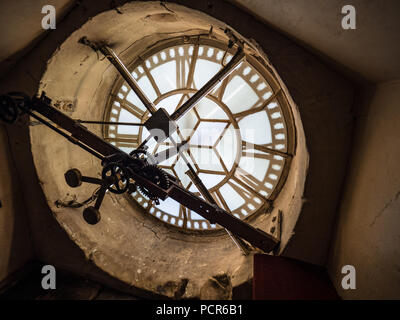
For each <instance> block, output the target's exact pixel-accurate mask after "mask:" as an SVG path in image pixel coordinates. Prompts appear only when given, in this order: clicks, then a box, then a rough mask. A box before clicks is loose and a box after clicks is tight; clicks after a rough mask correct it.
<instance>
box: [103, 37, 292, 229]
mask: <svg viewBox="0 0 400 320" xmlns="http://www.w3.org/2000/svg"><path fill="white" fill-rule="evenodd" d="M233 53H234V50H228V49H227V45H226V43H224V42H221V41H218V40H213V39H209V38H202V37H199V36H195V37H177V38H173V39H168V40H163V41H160V42H158V43H157V44H155V45H153V46H152V47H150V48H148V49H147V50H146V51H145V52H143V53H142V54H140V55H139V56H138V57H137V58H136V59H135V60H134V61H133V63H132V64H130V66H129V67H128V69H129V70H130V72H132V75H133V77H134V78H135V79H136V81H138V83H139V85H140V87H141V88H142V90H143V91H144V92H145V93H146V94H147V96H148V97H149V98H150V100H151V101H153V102H154V104H155V105H156V108H159V107H163V108H164V109H166V110H167V112H168V113H169V114H172V113H173V112H174V111H175V110H176V109H177V108H178V107H179V106H180V105H182V104H183V103H184V102H185V101H186V100H187V99H188V98H189V97H190V96H191V95H193V94H194V93H195V92H196V91H197V90H198V89H200V88H201V87H202V86H203V85H204V84H205V83H206V82H207V81H208V80H209V79H210V78H211V77H212V76H213V75H214V74H215V73H217V72H218V71H219V70H220V69H221V68H222V61H224V62H223V63H224V64H225V65H226V63H227V62H228V61H229V59H230V58H231V57H232V54H233ZM193 62H195V63H193ZM149 116H150V114H149V112H148V111H147V110H146V108H145V107H144V106H143V104H142V103H141V102H140V100H139V99H138V98H137V97H136V95H135V94H134V93H133V91H132V90H131V89H130V88H129V86H128V85H127V84H126V82H125V81H124V80H123V79H122V78H121V77H119V78H118V79H117V80H116V82H115V84H114V86H113V88H112V91H111V95H110V98H109V101H108V103H107V106H106V110H105V115H104V119H105V121H111V122H135V123H139V122H140V123H144V122H145V121H146V120H147V119H148V118H149ZM177 124H178V126H179V130H178V131H177V132H176V133H174V135H173V138H174V139H175V141H178V142H180V141H183V140H188V146H189V147H188V149H187V150H186V151H184V154H185V156H186V158H187V159H189V162H190V163H191V164H192V166H193V167H194V168H195V169H196V171H197V173H198V175H199V177H200V179H202V181H203V183H204V184H205V185H206V187H207V189H209V191H210V193H211V194H212V196H213V198H214V199H215V200H216V202H217V204H218V205H219V206H220V207H222V208H224V209H225V210H227V211H228V212H231V213H232V214H233V215H235V216H236V217H237V218H240V219H242V220H244V221H248V222H251V220H252V219H253V218H254V217H256V216H258V215H259V214H263V213H266V212H267V211H268V210H269V209H270V207H271V206H272V203H273V201H274V199H275V198H276V197H277V195H278V194H279V192H280V190H281V188H282V187H283V185H284V182H285V180H286V178H287V175H288V172H289V168H290V163H291V158H292V155H293V153H294V148H295V145H294V141H295V128H294V125H293V119H292V113H291V110H290V105H289V103H288V100H287V98H286V96H285V94H284V90H282V88H281V86H280V85H279V82H278V80H277V79H276V78H275V77H274V74H273V72H272V71H270V68H269V67H268V66H267V65H266V63H265V62H264V60H263V59H262V58H261V57H256V56H253V55H250V54H246V58H245V60H244V61H243V62H242V63H240V64H239V66H238V67H236V68H235V69H234V70H233V71H232V72H231V73H230V75H229V76H228V77H226V78H225V79H224V80H223V81H221V82H220V83H219V84H218V85H217V86H216V87H215V88H214V89H213V90H212V91H211V92H210V93H209V94H208V95H207V96H206V97H204V98H203V99H202V101H201V102H199V103H198V104H197V105H196V106H195V107H194V108H193V109H192V110H191V111H189V112H188V113H187V114H186V115H185V116H184V117H182V118H181V119H180V120H178V121H177ZM102 129H103V136H104V138H105V139H106V140H108V141H109V142H110V143H112V144H114V145H115V146H117V147H119V148H121V149H122V150H124V151H126V152H130V151H132V150H133V149H135V148H137V147H138V146H139V145H140V143H141V142H142V141H143V140H144V139H145V138H146V137H147V136H148V132H147V130H146V129H145V128H144V127H143V126H137V127H132V126H122V125H104V126H103V128H102ZM148 145H149V149H148V151H149V152H150V153H153V154H154V153H156V152H160V151H163V150H165V149H167V148H169V147H171V146H172V144H171V141H170V140H169V139H166V140H165V141H164V142H162V143H156V142H155V141H154V139H151V142H150V143H148ZM160 167H161V168H163V169H164V170H166V171H167V172H168V173H170V174H172V175H174V176H176V177H177V178H178V179H179V180H180V181H181V183H182V185H183V187H185V188H186V189H187V190H189V191H191V192H193V193H194V194H196V195H198V196H201V194H200V193H199V192H198V190H197V189H196V187H195V186H194V185H193V183H192V182H191V180H190V179H189V177H188V176H187V175H186V174H185V172H186V170H187V167H185V164H184V163H183V160H182V157H180V156H179V155H176V156H174V157H171V158H170V159H167V160H166V161H163V162H161V163H160ZM128 197H129V198H130V200H132V203H133V204H135V205H138V206H139V207H140V208H142V209H143V210H144V211H145V213H146V214H147V215H149V216H153V217H154V218H156V219H159V220H160V221H162V222H164V223H167V224H168V225H170V226H172V227H176V228H178V229H179V230H181V231H189V232H195V233H198V232H201V233H204V232H206V233H207V232H212V231H215V230H219V229H221V228H220V226H219V225H212V224H210V223H209V222H208V221H207V220H205V219H204V218H202V217H201V216H199V215H198V214H196V213H195V212H191V211H190V210H188V209H187V208H185V207H184V206H182V205H180V204H179V203H177V202H175V201H174V200H172V199H167V200H165V201H161V203H160V204H159V205H156V204H155V203H154V202H153V201H151V200H149V199H148V198H146V196H144V195H142V194H141V193H140V192H139V191H136V192H134V193H133V194H131V195H129V196H128Z"/></svg>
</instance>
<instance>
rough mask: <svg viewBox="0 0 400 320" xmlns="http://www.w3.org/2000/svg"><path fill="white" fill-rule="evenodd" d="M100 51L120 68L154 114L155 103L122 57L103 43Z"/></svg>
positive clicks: (122, 74) (120, 71)
mask: <svg viewBox="0 0 400 320" xmlns="http://www.w3.org/2000/svg"><path fill="white" fill-rule="evenodd" d="M98 49H99V50H100V52H101V53H102V54H103V55H104V56H105V57H106V58H107V59H108V60H109V61H110V62H111V63H112V64H113V65H114V67H115V68H116V69H117V70H118V72H119V73H120V74H121V76H122V77H123V78H124V79H125V81H126V82H127V83H128V85H129V86H130V87H131V89H132V90H133V91H134V92H135V93H136V95H137V96H138V98H139V99H140V101H142V103H143V104H144V106H145V107H146V109H147V110H149V112H150V113H151V114H154V113H155V112H156V111H157V109H156V107H155V106H154V103H153V102H151V101H150V99H149V98H148V97H147V96H146V94H145V93H144V91H143V90H142V89H141V88H140V87H139V85H138V83H137V82H136V80H135V79H134V78H133V76H132V74H131V73H130V72H129V70H128V69H127V68H126V67H125V65H124V64H123V62H122V61H121V59H120V58H119V57H118V56H117V55H116V53H115V52H114V50H112V49H111V48H110V47H108V46H106V45H103V46H100V47H99V48H98Z"/></svg>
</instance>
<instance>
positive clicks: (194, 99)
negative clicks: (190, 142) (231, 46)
mask: <svg viewBox="0 0 400 320" xmlns="http://www.w3.org/2000/svg"><path fill="white" fill-rule="evenodd" d="M244 56H245V54H244V52H243V49H242V47H238V49H237V51H236V53H235V55H234V56H233V57H232V59H231V60H230V61H229V62H228V64H227V65H226V66H225V67H223V68H222V69H221V70H220V71H218V72H217V74H216V75H215V76H213V77H212V78H211V79H210V80H209V81H208V82H207V83H206V84H205V85H204V86H203V87H202V88H201V89H200V90H199V91H197V92H196V93H195V94H194V95H193V96H191V97H190V98H189V99H188V100H187V101H186V102H185V103H184V104H183V105H182V106H181V107H180V108H179V109H178V110H176V111H175V112H174V113H173V114H172V115H171V118H172V120H175V121H177V120H179V119H180V118H181V117H183V116H184V115H185V114H186V113H187V112H188V111H190V109H192V108H193V107H194V106H195V105H196V104H197V103H198V102H199V101H200V100H201V99H202V98H204V97H205V96H206V95H207V94H208V93H210V91H211V90H213V89H214V88H215V86H216V85H217V84H218V83H219V82H221V81H223V80H224V79H225V77H226V76H228V75H229V74H230V73H231V72H232V71H233V70H234V69H235V68H236V67H237V66H238V65H239V64H240V62H242V60H243V58H244Z"/></svg>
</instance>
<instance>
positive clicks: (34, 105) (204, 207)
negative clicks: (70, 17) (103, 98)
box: [0, 93, 279, 252]
mask: <svg viewBox="0 0 400 320" xmlns="http://www.w3.org/2000/svg"><path fill="white" fill-rule="evenodd" d="M21 114H29V115H30V116H33V117H34V118H36V119H37V120H39V121H40V122H42V123H44V124H45V125H47V126H48V127H50V128H51V129H52V130H54V131H56V132H57V133H58V134H61V135H62V136H63V137H65V138H66V139H68V141H70V142H72V143H74V144H76V145H78V146H79V147H81V148H83V149H84V150H86V151H88V152H90V153H91V154H93V155H95V156H96V157H97V158H99V159H100V160H101V164H102V166H103V170H102V179H97V178H90V177H84V176H82V174H81V173H80V171H79V170H77V169H71V170H68V171H67V172H66V173H65V179H66V182H67V184H68V185H69V186H70V187H79V186H80V185H81V184H82V183H83V182H85V183H94V184H96V185H100V186H101V187H100V190H99V191H98V193H97V195H98V197H97V200H96V204H95V206H93V207H87V208H86V209H85V210H84V212H83V216H84V219H85V221H86V222H87V223H89V224H96V223H97V222H99V221H100V211H99V209H100V206H101V203H102V200H103V198H104V195H105V193H106V191H110V192H112V193H115V194H122V193H125V192H129V193H132V192H134V191H135V190H136V189H139V191H141V192H142V193H144V194H146V195H147V196H148V197H149V198H150V199H152V200H154V201H155V202H158V201H159V200H165V199H166V198H167V197H171V198H172V199H174V200H176V201H177V202H179V203H181V204H182V205H184V206H185V207H187V208H188V209H190V210H193V211H194V212H196V213H198V214H199V215H201V216H203V217H204V218H205V219H207V220H208V221H210V223H212V224H215V223H218V224H219V225H221V226H223V227H224V228H226V229H227V230H229V231H230V232H232V233H233V234H235V235H236V236H238V237H240V238H243V239H244V240H246V241H248V242H249V243H250V244H252V245H253V246H254V247H257V248H259V249H261V250H263V251H264V252H270V251H272V250H274V249H276V248H277V247H278V246H279V240H278V239H276V238H275V237H273V236H271V235H269V234H267V233H265V232H264V231H262V230H261V229H258V228H254V227H253V226H251V225H248V224H247V223H245V222H244V221H242V220H240V219H238V218H236V217H234V216H233V215H231V214H230V213H228V212H227V211H225V210H223V209H221V208H219V207H218V206H217V205H215V203H209V202H207V201H205V200H203V199H201V198H200V197H197V196H196V195H194V194H193V193H191V192H189V191H187V190H185V189H184V188H182V187H181V186H180V184H179V182H178V181H177V179H176V178H175V177H173V176H171V175H169V174H168V173H167V172H165V171H163V170H162V169H160V168H159V167H158V166H157V165H154V164H150V163H149V162H148V161H147V158H146V157H145V156H143V155H145V154H144V151H143V150H138V149H137V150H135V151H134V152H133V153H131V154H127V153H125V152H123V151H122V150H120V149H119V148H117V147H115V146H114V145H112V144H110V143H108V142H107V141H105V140H103V139H102V138H100V137H99V136H97V135H95V134H94V133H92V132H90V131H89V130H88V129H87V128H86V127H85V126H83V125H82V124H81V123H79V122H78V121H76V120H74V119H72V118H70V117H69V116H67V115H65V114H64V113H62V112H61V111H59V110H58V109H56V108H54V107H52V105H51V100H50V99H49V98H48V97H46V95H45V94H44V93H42V95H41V96H40V97H36V96H35V97H33V98H32V99H29V98H28V97H27V96H26V95H24V94H19V93H10V94H7V95H0V119H1V120H3V121H4V122H6V123H13V122H15V121H16V120H17V118H18V116H20V115H21ZM50 122H52V123H53V124H54V125H53V124H51V123H50Z"/></svg>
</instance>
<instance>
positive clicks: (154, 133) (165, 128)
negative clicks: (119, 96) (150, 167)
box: [79, 29, 245, 149]
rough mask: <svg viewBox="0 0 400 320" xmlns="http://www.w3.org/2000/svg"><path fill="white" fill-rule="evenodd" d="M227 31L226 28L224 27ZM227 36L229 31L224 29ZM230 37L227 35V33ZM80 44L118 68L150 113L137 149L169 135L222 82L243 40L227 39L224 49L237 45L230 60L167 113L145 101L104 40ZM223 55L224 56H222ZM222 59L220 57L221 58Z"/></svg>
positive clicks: (241, 56) (234, 63) (83, 40)
mask: <svg viewBox="0 0 400 320" xmlns="http://www.w3.org/2000/svg"><path fill="white" fill-rule="evenodd" d="M227 30H228V29H227ZM226 33H227V34H228V36H229V32H226ZM230 38H231V36H230ZM79 42H80V43H82V44H84V45H86V46H89V47H90V48H92V49H93V50H94V51H96V52H98V51H100V52H101V53H102V54H103V55H104V56H105V57H106V58H107V59H108V60H109V61H110V63H111V64H112V65H113V66H114V67H115V68H116V69H117V70H118V72H119V73H120V75H121V76H122V77H123V78H124V79H125V81H126V82H127V84H128V85H129V86H130V87H131V89H132V90H133V91H134V92H135V93H136V95H137V96H138V98H139V99H140V101H141V102H142V103H143V105H144V106H145V107H146V109H147V110H148V111H149V112H150V114H151V117H150V118H149V119H148V120H147V121H146V122H145V123H144V126H145V127H146V128H147V130H148V131H149V132H150V136H149V137H148V138H147V139H145V140H144V141H143V143H142V144H141V145H140V146H139V149H144V148H145V145H146V143H147V142H148V141H149V140H150V139H151V138H152V137H153V138H154V139H155V140H157V141H163V140H165V139H167V138H168V137H170V136H171V134H173V133H174V132H175V131H176V130H177V128H178V126H177V124H176V121H178V120H179V119H180V118H182V117H183V116H184V115H185V114H186V113H187V112H189V111H190V110H191V109H192V108H193V107H194V106H195V105H196V104H197V103H199V101H200V100H201V99H203V98H204V97H205V96H206V95H207V94H209V93H210V92H211V91H212V90H213V89H214V88H215V87H216V86H217V85H218V84H219V83H220V82H221V81H223V80H224V79H225V78H226V77H227V76H228V75H229V74H230V73H231V72H232V71H233V70H234V69H235V68H236V67H237V66H238V65H239V64H240V63H241V62H242V61H243V59H244V58H245V53H244V51H243V43H241V42H240V41H238V40H237V39H233V40H232V39H231V40H230V41H229V43H228V49H231V48H232V47H233V46H234V45H235V43H236V44H237V49H236V53H235V54H234V55H233V57H232V58H231V60H230V61H229V62H228V63H227V64H226V65H223V67H222V69H221V70H219V71H218V72H217V73H216V74H215V75H214V76H213V77H212V78H211V79H210V80H208V81H207V82H206V84H204V85H203V87H201V88H200V89H199V90H198V91H197V92H196V93H195V94H194V95H193V96H191V97H190V98H189V99H188V100H187V101H186V102H185V103H184V104H182V106H180V107H179V108H178V109H177V110H175V112H174V113H172V114H171V115H169V114H168V113H167V112H166V111H165V110H164V109H163V108H159V109H158V110H157V109H156V107H155V106H154V104H153V102H151V101H150V100H149V98H148V97H147V96H146V94H145V93H144V92H143V90H142V89H141V88H140V86H139V84H138V83H137V81H136V80H135V79H134V77H133V76H132V74H131V73H130V72H129V70H128V68H127V67H126V66H125V65H124V63H123V62H122V61H121V59H120V58H119V57H118V55H117V54H116V53H115V52H114V50H113V49H111V48H110V47H109V46H107V45H106V44H105V43H100V42H93V41H90V40H88V39H87V38H86V37H83V38H81V39H80V40H79ZM224 58H225V56H224ZM223 60H224V59H223Z"/></svg>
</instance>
